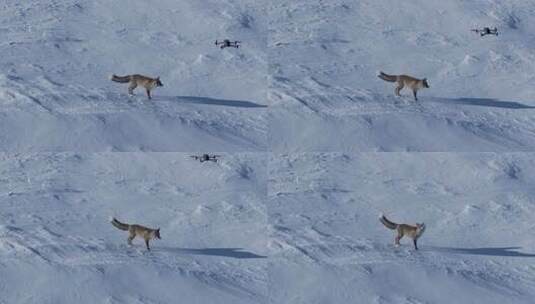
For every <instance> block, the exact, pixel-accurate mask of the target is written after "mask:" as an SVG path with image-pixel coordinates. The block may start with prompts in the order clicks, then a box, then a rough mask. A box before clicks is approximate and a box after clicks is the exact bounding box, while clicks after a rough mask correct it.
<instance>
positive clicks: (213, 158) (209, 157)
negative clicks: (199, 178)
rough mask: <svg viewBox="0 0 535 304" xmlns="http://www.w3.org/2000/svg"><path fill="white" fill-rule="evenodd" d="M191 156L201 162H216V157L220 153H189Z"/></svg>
mask: <svg viewBox="0 0 535 304" xmlns="http://www.w3.org/2000/svg"><path fill="white" fill-rule="evenodd" d="M190 157H191V158H193V159H194V160H198V161H200V162H201V163H204V162H205V161H212V162H214V163H217V159H218V158H219V157H221V155H210V154H202V155H191V156H190Z"/></svg>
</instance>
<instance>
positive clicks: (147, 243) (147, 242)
mask: <svg viewBox="0 0 535 304" xmlns="http://www.w3.org/2000/svg"><path fill="white" fill-rule="evenodd" d="M145 245H146V246H147V250H148V251H150V247H149V240H145Z"/></svg>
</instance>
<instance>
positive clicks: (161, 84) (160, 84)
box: [156, 76, 163, 87]
mask: <svg viewBox="0 0 535 304" xmlns="http://www.w3.org/2000/svg"><path fill="white" fill-rule="evenodd" d="M156 86H157V87H163V83H162V82H161V81H160V76H158V77H156Z"/></svg>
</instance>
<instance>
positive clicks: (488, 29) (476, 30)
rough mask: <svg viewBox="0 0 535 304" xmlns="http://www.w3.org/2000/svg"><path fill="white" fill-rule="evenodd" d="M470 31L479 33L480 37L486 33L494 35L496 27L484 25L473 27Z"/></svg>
mask: <svg viewBox="0 0 535 304" xmlns="http://www.w3.org/2000/svg"><path fill="white" fill-rule="evenodd" d="M472 32H475V33H477V34H479V35H480V36H481V37H483V36H486V35H495V36H498V29H497V28H492V29H491V28H488V27H484V28H483V29H473V30H472Z"/></svg>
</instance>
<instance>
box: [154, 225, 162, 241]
mask: <svg viewBox="0 0 535 304" xmlns="http://www.w3.org/2000/svg"><path fill="white" fill-rule="evenodd" d="M155 236H156V237H157V238H158V239H159V240H161V239H162V238H161V237H160V228H158V229H156V233H155Z"/></svg>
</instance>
